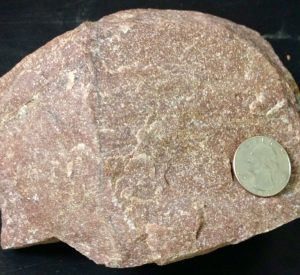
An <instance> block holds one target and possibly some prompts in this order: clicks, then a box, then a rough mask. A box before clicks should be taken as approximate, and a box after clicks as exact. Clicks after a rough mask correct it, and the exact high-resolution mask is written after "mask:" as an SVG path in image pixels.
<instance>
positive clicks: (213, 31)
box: [0, 10, 300, 267]
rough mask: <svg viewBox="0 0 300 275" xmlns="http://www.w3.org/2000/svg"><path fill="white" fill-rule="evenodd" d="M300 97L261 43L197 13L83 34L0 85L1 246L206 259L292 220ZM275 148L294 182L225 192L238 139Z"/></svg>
mask: <svg viewBox="0 0 300 275" xmlns="http://www.w3.org/2000/svg"><path fill="white" fill-rule="evenodd" d="M296 90H297V86H296V84H295V82H294V80H293V79H292V77H291V75H290V74H289V72H288V71H287V70H286V69H285V68H284V67H283V66H282V64H281V62H280V61H279V59H278V57H277V56H276V55H275V54H274V52H273V50H272V48H271V47H270V45H269V44H268V43H267V42H266V41H264V40H263V38H262V37H261V36H260V35H259V34H257V33H256V32H254V31H252V30H249V29H247V28H245V27H243V26H240V25H236V24H234V23H232V22H229V21H227V20H224V19H220V18H217V17H214V16H211V15H207V14H202V13H198V12H188V11H160V10H130V11H124V12H119V13H116V14H113V15H110V16H108V17H105V18H103V19H101V20H100V21H98V22H95V23H84V24H82V25H81V26H79V27H78V28H76V29H75V30H73V31H70V32H68V33H66V34H64V35H62V36H60V37H58V38H56V39H54V40H53V41H51V42H50V43H48V44H47V45H45V46H44V47H42V48H41V49H39V50H38V51H36V52H35V53H33V54H31V55H30V56H28V57H26V58H25V59H24V60H23V61H22V62H21V63H19V64H18V65H17V66H16V67H15V68H14V69H13V70H11V71H10V72H9V73H7V74H6V75H5V76H3V77H2V78H1V79H0V194H1V196H0V202H1V212H2V232H1V244H2V247H3V248H17V247H23V246H28V245H34V244H37V243H41V242H47V241H48V242H49V241H53V240H61V241H63V242H66V243H67V244H69V245H70V246H72V247H74V248H75V249H76V250H78V251H80V252H81V253H82V254H84V255H86V256H87V257H89V258H90V259H92V260H93V261H95V262H96V263H99V264H105V265H107V266H112V267H128V266H137V265H142V264H145V263H151V262H155V263H158V264H166V263H169V262H172V261H177V260H180V259H184V258H188V257H192V256H195V255H199V254H203V253H207V252H209V251H212V250H214V249H216V248H218V247H221V246H224V245H227V244H234V243H238V242H240V241H242V240H245V239H247V238H249V237H251V236H253V235H256V234H260V233H262V232H266V231H269V230H272V229H274V228H276V227H278V226H280V225H282V224H284V223H287V222H289V221H291V220H293V219H295V218H297V217H299V215H300V178H299V175H300V162H299V161H300V154H299V152H300V121H299V116H298V113H297V109H296V102H295V95H294V92H295V91H296ZM256 135H265V136H270V137H272V138H274V139H276V140H277V141H278V142H280V143H281V144H282V145H283V146H284V147H285V148H286V150H287V151H288V153H289V155H290V158H291V161H292V167H293V168H292V178H291V181H290V183H289V185H288V186H287V187H286V188H285V189H284V191H283V192H281V193H280V194H278V195H276V196H274V197H270V198H261V197H257V196H255V195H252V194H250V193H248V192H247V191H245V190H244V189H243V188H242V187H241V186H240V184H239V183H238V182H237V180H236V179H234V177H233V175H232V172H231V161H232V159H233V155H234V152H235V150H236V148H237V146H238V145H239V144H240V143H241V142H242V141H244V140H245V139H246V138H249V137H252V136H256Z"/></svg>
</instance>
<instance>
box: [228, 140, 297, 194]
mask: <svg viewBox="0 0 300 275" xmlns="http://www.w3.org/2000/svg"><path fill="white" fill-rule="evenodd" d="M233 171H234V174H235V176H236V178H237V180H238V181H239V183H240V184H241V185H242V186H243V187H244V188H245V189H246V190H247V191H249V192H251V193H252V194H254V195H257V196H262V197H269V196H274V195H276V194H278V193H279V192H281V191H282V190H283V189H284V188H285V186H286V185H287V184H288V182H289V179H290V176H291V162H290V159H289V156H288V154H287V152H286V151H285V149H284V148H283V147H282V146H281V145H280V144H279V143H278V142H277V141H275V140H274V139H272V138H269V137H264V136H255V137H251V138H249V139H247V140H245V141H244V142H242V143H241V144H240V146H239V147H238V148H237V150H236V152H235V155H234V158H233Z"/></svg>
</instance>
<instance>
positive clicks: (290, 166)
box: [232, 136, 292, 197]
mask: <svg viewBox="0 0 300 275" xmlns="http://www.w3.org/2000/svg"><path fill="white" fill-rule="evenodd" d="M256 138H267V139H270V140H271V141H272V142H276V143H277V144H279V146H281V148H283V150H284V152H285V154H286V155H287V159H288V166H289V171H288V174H289V176H288V179H287V182H286V183H285V184H284V185H283V187H282V188H281V189H280V190H279V191H277V192H275V193H273V194H269V195H261V194H257V193H255V192H253V191H252V190H249V188H247V186H244V185H243V184H242V182H241V181H240V180H239V177H238V175H237V171H236V155H237V153H238V150H239V148H240V147H241V146H242V144H243V143H245V142H247V141H249V140H251V139H256ZM232 166H233V167H232V168H233V172H234V176H235V177H236V179H237V181H238V182H239V184H240V185H241V186H242V187H243V188H244V189H245V190H247V191H248V192H249V193H251V194H253V195H256V196H259V197H272V196H275V195H277V194H279V193H280V192H281V191H283V189H284V188H285V187H286V186H287V185H288V183H289V181H290V178H291V174H292V165H291V160H290V157H289V154H288V152H287V151H286V149H285V148H284V147H283V146H282V145H281V144H280V143H279V142H278V141H277V140H275V139H274V138H271V137H268V136H253V137H250V138H247V139H245V140H244V141H243V142H241V143H240V145H239V146H238V147H237V149H236V150H235V153H234V156H233V161H232Z"/></svg>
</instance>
